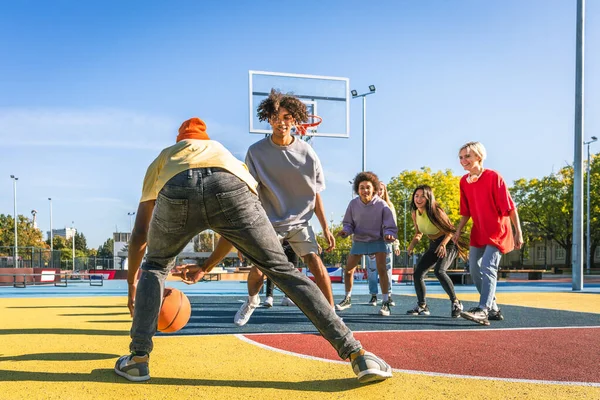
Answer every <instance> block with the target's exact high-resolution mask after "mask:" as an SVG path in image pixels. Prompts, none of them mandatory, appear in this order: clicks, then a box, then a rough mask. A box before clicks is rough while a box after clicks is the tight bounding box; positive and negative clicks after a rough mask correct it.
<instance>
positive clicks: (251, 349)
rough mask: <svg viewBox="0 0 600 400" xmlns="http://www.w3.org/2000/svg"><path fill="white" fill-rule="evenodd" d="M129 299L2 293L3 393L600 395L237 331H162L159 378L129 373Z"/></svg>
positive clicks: (568, 299)
mask: <svg viewBox="0 0 600 400" xmlns="http://www.w3.org/2000/svg"><path fill="white" fill-rule="evenodd" d="M513 295H514V296H518V298H517V297H515V298H514V299H513V298H512V297H513ZM530 297H531V298H530ZM539 297H543V298H539ZM581 297H582V296H581V295H580V294H568V293H567V294H556V293H554V294H543V295H540V294H535V295H534V294H531V295H530V294H522V293H521V294H513V293H508V294H503V295H502V300H503V301H506V302H509V303H510V302H511V301H515V302H516V301H518V302H519V304H522V303H523V302H525V301H526V302H529V303H530V305H531V306H535V302H536V301H542V302H543V304H544V306H545V307H558V308H560V307H563V306H564V305H565V304H573V302H576V303H578V304H584V303H588V304H589V303H594V302H592V301H590V302H582V301H581ZM593 298H597V296H596V297H593ZM536 299H537V300H536ZM124 304H125V299H124V298H121V297H83V298H19V299H15V298H4V299H0V315H1V318H0V320H1V321H2V328H1V329H0V334H1V340H2V346H1V353H0V398H1V399H88V398H89V399H324V398H326V399H328V398H331V399H351V398H352V399H356V398H360V399H400V398H408V399H525V398H528V399H599V398H600V387H598V386H584V385H570V384H560V383H526V382H519V381H508V380H490V379H470V378H468V377H463V378H459V377H447V376H435V375H431V374H428V375H426V374H416V373H405V372H395V373H394V377H393V378H392V379H389V380H387V381H385V382H382V383H378V384H371V385H361V384H359V383H358V382H357V381H356V378H355V376H354V374H353V373H352V370H351V368H350V366H349V364H347V363H342V362H336V361H333V362H332V361H327V360H323V359H314V358H310V357H301V356H297V355H294V354H290V353H285V352H281V351H274V350H272V349H269V348H265V347H264V346H256V345H254V344H252V342H251V341H247V340H241V339H240V338H239V337H238V336H236V335H206V336H161V337H157V338H155V349H154V352H153V353H152V355H151V359H150V360H151V362H150V371H151V376H152V379H151V380H150V381H148V382H145V383H131V382H129V381H126V380H125V379H123V378H121V377H119V376H117V375H115V373H114V372H113V366H114V363H115V360H116V359H117V358H118V357H119V356H120V355H123V354H126V353H128V344H129V337H128V335H129V334H128V330H129V326H130V316H129V313H128V311H127V309H126V307H125V306H124ZM587 307H588V308H586V309H585V310H582V311H586V312H596V313H598V312H600V306H599V305H598V304H596V303H594V304H593V305H592V306H589V305H588V306H587ZM571 309H572V308H571ZM249 337H250V339H251V335H249ZM465 362H468V360H465ZM398 371H399V370H398Z"/></svg>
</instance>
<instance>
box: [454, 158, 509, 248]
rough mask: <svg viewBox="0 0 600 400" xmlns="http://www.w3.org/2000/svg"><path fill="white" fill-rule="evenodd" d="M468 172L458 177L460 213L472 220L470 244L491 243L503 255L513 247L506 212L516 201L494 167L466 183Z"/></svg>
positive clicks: (507, 213) (481, 245)
mask: <svg viewBox="0 0 600 400" xmlns="http://www.w3.org/2000/svg"><path fill="white" fill-rule="evenodd" d="M467 176H469V175H468V174H467V175H465V176H463V177H462V178H461V180H460V215H462V216H464V217H471V218H472V219H473V229H471V246H474V247H484V246H486V245H492V246H494V247H497V248H498V250H500V252H501V253H502V254H506V253H508V252H509V251H512V250H513V249H514V246H515V242H514V239H513V233H512V227H511V225H510V218H509V213H510V212H511V211H512V210H514V209H515V202H514V201H513V199H512V197H510V193H508V188H507V187H506V183H505V182H504V179H502V177H501V176H500V174H499V173H497V172H496V171H494V170H491V169H486V170H484V171H483V173H482V174H481V176H480V177H479V179H478V180H477V182H473V183H468V182H467Z"/></svg>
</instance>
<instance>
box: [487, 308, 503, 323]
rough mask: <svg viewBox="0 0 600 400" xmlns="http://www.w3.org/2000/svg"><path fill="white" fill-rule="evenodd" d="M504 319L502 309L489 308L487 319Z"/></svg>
mask: <svg viewBox="0 0 600 400" xmlns="http://www.w3.org/2000/svg"><path fill="white" fill-rule="evenodd" d="M503 319H504V315H502V311H500V309H498V310H496V311H494V310H490V312H488V321H502V320H503Z"/></svg>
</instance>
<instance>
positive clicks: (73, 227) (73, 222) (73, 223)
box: [71, 221, 76, 271]
mask: <svg viewBox="0 0 600 400" xmlns="http://www.w3.org/2000/svg"><path fill="white" fill-rule="evenodd" d="M71 229H73V271H75V232H76V231H75V221H71Z"/></svg>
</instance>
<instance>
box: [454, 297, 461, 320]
mask: <svg viewBox="0 0 600 400" xmlns="http://www.w3.org/2000/svg"><path fill="white" fill-rule="evenodd" d="M462 310H463V305H462V303H461V302H460V301H459V300H455V301H454V302H453V303H452V318H458V317H460V312H461V311H462Z"/></svg>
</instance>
